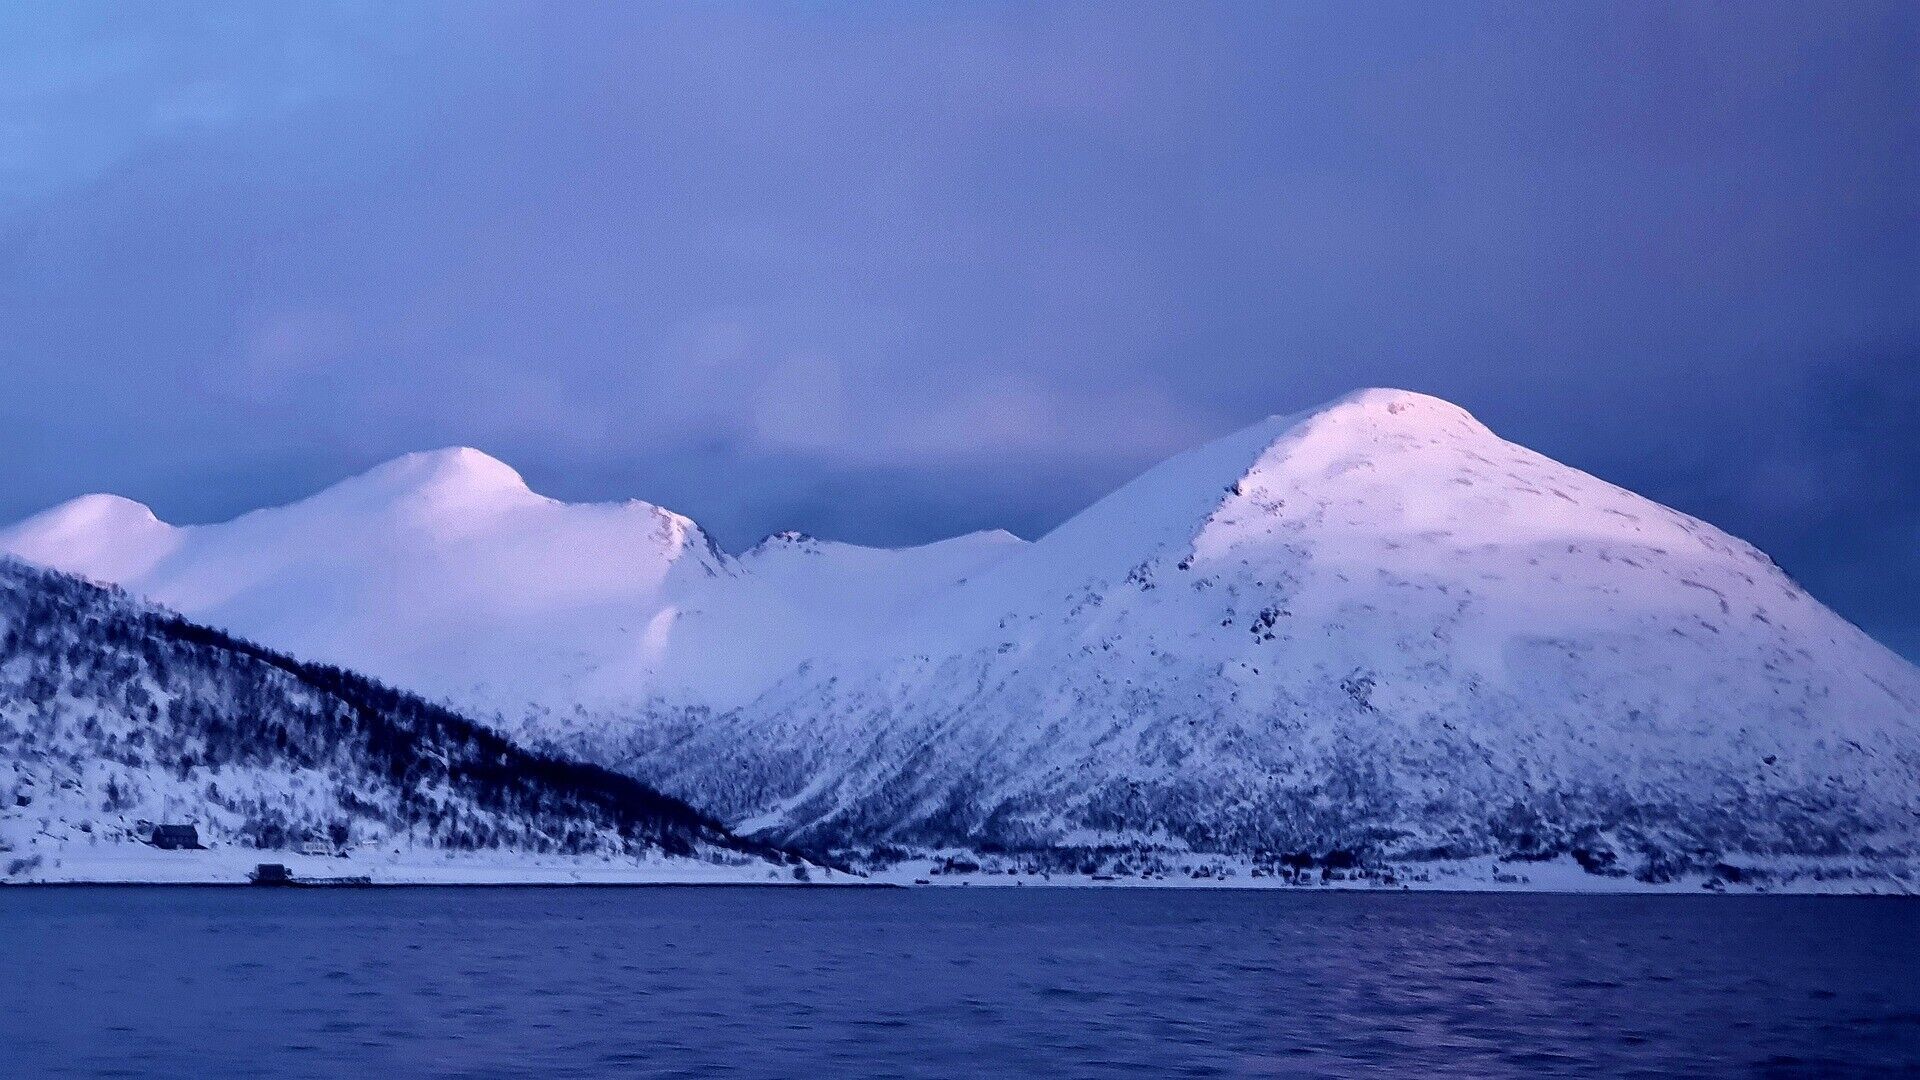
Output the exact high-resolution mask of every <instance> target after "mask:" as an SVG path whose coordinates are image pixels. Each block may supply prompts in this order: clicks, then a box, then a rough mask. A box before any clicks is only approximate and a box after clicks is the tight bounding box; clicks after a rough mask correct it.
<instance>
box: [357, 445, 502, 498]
mask: <svg viewBox="0 0 1920 1080" xmlns="http://www.w3.org/2000/svg"><path fill="white" fill-rule="evenodd" d="M375 474H382V475H387V476H392V477H394V478H396V479H406V480H411V481H414V482H416V483H421V484H432V485H442V484H459V485H461V486H468V487H486V488H507V489H516V488H517V489H519V490H522V491H524V490H526V487H527V482H526V481H525V480H524V479H522V478H521V476H520V474H519V472H517V471H516V470H515V469H514V468H513V466H511V465H508V464H507V463H506V462H504V461H501V460H500V459H499V458H496V457H494V456H493V455H491V454H488V453H486V452H484V451H481V450H475V449H474V448H473V447H471V446H447V447H442V448H440V449H438V450H420V451H416V452H414V453H411V454H402V455H400V456H399V457H397V458H394V459H393V460H391V461H388V462H386V463H385V464H382V465H376V466H374V467H373V468H372V469H370V470H368V471H367V472H366V473H363V474H362V475H363V476H373V475H375Z"/></svg>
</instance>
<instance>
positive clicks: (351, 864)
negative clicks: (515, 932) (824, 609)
mask: <svg viewBox="0 0 1920 1080" xmlns="http://www.w3.org/2000/svg"><path fill="white" fill-rule="evenodd" d="M261 863H281V864H283V865H285V866H287V867H288V868H289V869H290V870H291V871H292V872H293V874H294V875H295V876H296V877H309V878H334V877H368V878H371V879H372V881H373V884H376V885H509V884H516V885H797V884H803V883H824V884H852V883H857V882H858V881H859V880H860V879H859V878H858V877H855V876H851V875H848V874H843V873H836V872H834V871H832V870H827V869H823V868H820V867H810V868H808V870H807V871H806V878H805V881H804V882H803V881H802V880H801V879H799V878H796V877H795V875H794V872H793V870H792V869H791V868H786V867H773V866H769V865H767V864H766V863H765V862H761V861H759V860H746V859H740V860H735V861H731V862H708V861H704V860H700V859H685V858H674V857H671V856H665V855H659V854H654V855H652V856H650V857H647V858H639V859H621V858H606V857H590V856H540V855H524V854H518V853H513V852H450V851H443V850H438V849H434V848H400V849H391V850H356V851H351V852H349V853H347V854H346V855H344V856H331V855H327V856H317V855H301V854H297V853H293V852H282V851H261V850H258V849H256V848H246V847H226V846H222V847H215V848H210V849H207V850H202V851H166V850H162V849H159V848H155V847H152V846H150V845H147V844H141V843H129V842H120V843H115V842H112V841H105V840H103V841H98V842H95V841H86V840H82V841H65V842H44V843H41V842H31V841H30V842H27V843H23V844H20V845H18V846H16V847H14V849H13V850H12V851H8V852H4V853H0V884H71V883H89V882H90V883H99V884H109V883H112V884H120V883H125V884H134V883H144V884H172V885H185V884H195V885H233V884H240V883H243V882H245V881H246V880H247V874H248V873H249V872H250V871H252V870H253V869H254V867H255V866H258V865H259V864H261Z"/></svg>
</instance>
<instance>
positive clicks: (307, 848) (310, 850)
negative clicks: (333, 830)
mask: <svg viewBox="0 0 1920 1080" xmlns="http://www.w3.org/2000/svg"><path fill="white" fill-rule="evenodd" d="M294 850H295V851H296V852H298V853H299V854H301V855H322V856H326V855H332V854H333V853H334V851H333V845H332V844H329V843H327V842H326V841H325V840H302V841H300V846H299V847H298V848H296V849H294Z"/></svg>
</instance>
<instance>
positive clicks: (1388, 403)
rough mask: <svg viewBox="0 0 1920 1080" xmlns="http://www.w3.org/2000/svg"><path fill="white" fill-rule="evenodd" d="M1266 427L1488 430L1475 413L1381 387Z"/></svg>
mask: <svg viewBox="0 0 1920 1080" xmlns="http://www.w3.org/2000/svg"><path fill="white" fill-rule="evenodd" d="M1267 424H1268V425H1273V426H1276V427H1279V428H1282V429H1284V430H1293V429H1303V428H1306V427H1308V426H1309V425H1311V426H1314V427H1320V426H1328V425H1338V426H1340V427H1351V426H1355V425H1365V426H1372V427H1378V428H1392V429H1394V430H1397V431H1401V432H1417V431H1431V432H1433V433H1436V434H1438V433H1440V432H1443V431H1447V430H1449V429H1451V430H1453V431H1455V432H1459V433H1465V432H1474V433H1479V432H1485V431H1486V430H1487V429H1486V426H1485V425H1484V424H1482V423H1480V421H1479V420H1477V419H1475V418H1474V416H1473V414H1472V413H1470V412H1468V411H1467V410H1465V409H1463V408H1461V407H1460V406H1458V405H1455V404H1454V403H1453V402H1451V401H1448V400H1446V399H1444V398H1437V397H1434V396H1433V395H1431V394H1421V393H1416V392H1415V391H1412V390H1397V389H1394V388H1392V387H1381V386H1373V387H1367V388H1364V389H1361V390H1354V391H1351V392H1349V393H1345V394H1342V395H1340V396H1339V397H1337V398H1334V399H1333V400H1332V401H1329V402H1327V403H1326V404H1324V405H1320V406H1318V407H1317V408H1312V409H1306V410H1303V411H1301V412H1297V413H1290V414H1281V415H1276V416H1272V417H1269V418H1268V419H1267ZM1263 426H1264V425H1263Z"/></svg>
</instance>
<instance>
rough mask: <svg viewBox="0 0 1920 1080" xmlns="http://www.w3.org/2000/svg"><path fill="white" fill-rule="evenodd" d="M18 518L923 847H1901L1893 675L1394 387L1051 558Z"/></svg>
mask: <svg viewBox="0 0 1920 1080" xmlns="http://www.w3.org/2000/svg"><path fill="white" fill-rule="evenodd" d="M0 550H5V551H12V552H15V553H17V554H19V555H21V556H23V557H25V558H28V559H32V560H35V561H38V562H43V563H47V564H50V565H55V566H59V567H62V568H65V569H69V570H73V571H75V572H78V573H81V574H85V575H87V576H90V577H94V578H98V579H103V580H112V581H118V582H121V583H123V584H125V585H127V586H128V587H129V588H131V589H133V590H135V591H138V592H141V593H143V594H145V595H148V596H151V597H155V598H157V599H160V600H162V601H163V602H165V603H167V604H169V605H171V606H174V607H177V608H179V609H181V610H183V611H185V612H187V613H188V614H189V615H191V616H194V617H196V618H200V619H203V620H206V621H209V622H212V623H214V624H216V625H220V626H223V627H228V628H231V629H235V630H237V631H240V632H242V633H245V634H248V635H250V636H255V637H257V638H259V639H261V640H264V641H266V642H268V643H270V644H272V645H274V646H275V647H279V648H286V649H289V650H293V651H296V652H300V653H302V654H310V655H313V656H316V657H319V658H324V659H328V660H332V661H336V662H341V663H345V664H349V665H352V666H355V667H359V668H363V669H365V670H368V671H369V672H372V673H374V674H377V675H380V676H382V677H385V678H388V679H391V680H395V681H397V682H400V683H402V684H403V685H408V686H410V687H412V688H416V689H420V690H423V691H425V692H427V693H430V694H432V695H435V696H440V697H444V698H448V699H450V700H453V701H455V702H457V703H460V704H462V705H466V706H469V707H474V708H478V709H481V710H484V711H485V712H487V713H488V714H491V715H493V716H495V717H497V718H498V721H499V722H501V723H503V724H504V725H506V727H507V728H508V729H509V730H512V731H515V732H518V733H522V734H527V735H531V736H535V737H538V738H539V739H541V740H542V741H544V742H546V743H548V744H550V745H554V746H559V747H563V748H565V749H567V750H569V751H572V752H578V753H584V754H588V755H591V756H592V757H594V758H595V759H596V760H600V761H602V762H604V763H607V764H611V765H614V766H616V767H618V768H620V769H622V770H624V771H627V772H630V773H632V774H634V775H637V776H639V777H641V778H642V779H646V780H648V781H650V782H652V783H655V784H656V785H658V786H660V787H662V788H664V789H666V790H669V791H672V792H674V793H675V794H678V795H681V796H683V797H685V798H687V799H689V800H690V801H692V802H693V803H695V804H696V805H699V806H702V807H706V808H710V809H712V810H714V811H716V812H718V813H719V814H721V815H722V817H723V818H724V819H725V820H728V821H730V822H733V823H735V825H736V827H737V828H740V829H748V830H753V831H755V832H757V833H758V834H760V835H764V836H767V837H770V838H774V839H780V840H791V841H796V842H805V843H809V844H826V845H832V846H837V847H839V848H842V849H844V850H847V851H850V852H854V853H866V854H868V855H877V857H878V859H879V860H880V861H885V860H886V859H887V858H889V857H892V856H893V855H897V854H902V853H906V854H909V855H911V858H910V859H909V860H908V861H905V862H902V863H900V864H899V865H900V866H902V867H917V868H918V869H910V870H908V871H907V872H908V873H909V874H918V873H921V872H923V871H924V872H925V873H926V874H927V875H929V876H931V875H934V874H935V872H936V871H947V872H950V873H951V874H953V875H959V876H964V875H965V874H966V873H970V872H971V871H968V870H967V869H966V868H967V867H968V866H969V865H971V864H973V863H976V862H979V863H983V864H985V867H984V869H996V868H997V869H1002V870H1004V869H1008V868H1015V869H1022V870H1029V871H1035V872H1038V871H1049V870H1056V869H1059V868H1061V867H1071V868H1077V869H1079V870H1082V871H1086V872H1095V871H1098V872H1101V873H1102V874H1103V875H1104V874H1105V873H1108V872H1117V873H1129V874H1133V875H1135V876H1136V877H1137V876H1138V875H1141V874H1148V875H1155V874H1170V873H1186V872H1197V871H1200V870H1205V871H1206V872H1208V873H1218V872H1223V871H1225V870H1229V869H1232V868H1234V867H1238V868H1239V872H1240V873H1241V875H1242V876H1241V880H1245V878H1246V875H1250V874H1252V873H1253V872H1254V871H1256V870H1257V871H1259V872H1260V873H1261V874H1262V876H1263V877H1264V878H1267V879H1273V878H1276V877H1279V876H1281V872H1282V870H1284V871H1285V876H1286V877H1288V878H1289V879H1291V878H1295V877H1298V876H1299V875H1300V874H1301V873H1302V872H1304V871H1305V870H1306V867H1307V864H1311V873H1313V874H1316V875H1320V876H1326V875H1328V874H1332V875H1335V876H1336V879H1337V875H1339V874H1342V873H1348V872H1350V871H1351V870H1352V867H1350V866H1349V865H1348V864H1357V865H1358V866H1360V867H1362V868H1364V867H1367V866H1374V867H1386V866H1392V867H1394V868H1396V869H1395V870H1394V873H1395V874H1396V877H1397V878H1398V879H1400V880H1406V879H1408V878H1409V877H1411V878H1413V879H1414V880H1419V879H1420V878H1421V877H1422V876H1423V875H1424V876H1425V877H1426V878H1427V879H1428V880H1429V881H1432V880H1440V879H1445V880H1449V881H1455V882H1457V881H1461V880H1484V881H1486V882H1488V883H1493V884H1513V883H1515V882H1519V883H1520V884H1523V885H1524V884H1526V883H1528V882H1532V881H1537V880H1543V879H1542V878H1540V877H1539V875H1529V874H1526V873H1517V872H1515V871H1514V870H1513V867H1514V866H1515V865H1516V864H1522V865H1532V866H1535V867H1540V868H1547V867H1558V868H1559V869H1561V870H1565V869H1566V868H1568V867H1579V868H1583V869H1582V870H1581V872H1585V873H1589V874H1590V875H1592V876H1594V878H1595V880H1596V881H1597V880H1601V879H1604V880H1607V881H1613V880H1616V879H1615V878H1614V877H1612V876H1611V875H1628V876H1627V877H1626V878H1625V880H1628V881H1639V882H1642V883H1657V882H1659V881H1661V880H1663V879H1672V878H1675V877H1676V876H1685V875H1687V874H1696V875H1697V874H1703V873H1718V874H1719V875H1720V876H1721V877H1723V878H1726V877H1729V876H1733V875H1745V876H1747V877H1748V878H1749V879H1750V878H1751V872H1752V871H1755V870H1767V871H1768V872H1770V873H1772V874H1774V878H1773V881H1774V883H1775V884H1782V883H1785V879H1787V878H1788V877H1793V878H1794V880H1795V881H1796V882H1797V884H1793V885H1791V887H1822V888H1825V887H1833V888H1847V887H1855V885H1856V884H1860V883H1868V884H1866V885H1864V886H1863V887H1881V886H1888V887H1896V888H1897V887H1905V886H1904V884H1903V883H1909V882H1911V880H1912V879H1911V877H1910V876H1909V875H1910V872H1911V867H1912V865H1913V860H1914V858H1915V855H1916V847H1915V845H1916V843H1920V672H1917V671H1916V669H1915V668H1914V667H1913V666H1912V665H1911V664H1908V663H1907V662H1905V661H1904V660H1901V659H1900V658H1899V657H1897V656H1895V655H1893V654H1892V653H1890V652H1889V651H1887V650H1886V649H1884V648H1882V647H1881V646H1879V645H1878V644H1876V643H1875V642H1873V641H1872V640H1870V639H1868V638H1867V637H1866V636H1865V635H1864V634H1862V633H1861V632H1860V631H1859V630H1857V629H1856V628H1854V627H1853V626H1851V625H1850V624H1848V623H1847V622H1845V620H1843V619H1841V618H1839V617H1838V616H1836V615H1834V614H1833V613H1832V612H1830V611H1828V610H1827V609H1826V608H1825V607H1823V606H1821V605H1820V604H1819V603H1818V602H1817V601H1815V600H1813V599H1812V598H1811V597H1809V596H1807V595H1806V594H1805V593H1804V592H1803V591H1801V590H1800V588H1799V587H1798V586H1797V585H1795V584H1794V583H1793V582H1792V581H1791V580H1790V579H1788V578H1787V577H1786V576H1785V575H1783V574H1782V573H1781V572H1780V571H1779V569H1778V568H1776V567H1775V566H1774V565H1773V564H1772V563H1771V562H1770V561H1768V560H1767V559H1766V557H1765V556H1763V555H1761V554H1760V553H1759V552H1757V551H1755V550H1753V549H1752V548H1751V547H1749V546H1748V545H1746V544H1744V543H1742V542H1740V541H1738V540H1736V539H1734V538H1732V537H1729V536H1727V535H1726V534H1724V533H1722V532H1720V531H1719V530H1717V529H1714V528H1713V527H1712V526H1709V525H1707V524H1705V523H1703V522H1700V521H1697V520H1694V519H1692V518H1689V517H1687V516H1685V515H1683V514H1679V513H1676V512H1674V511H1672V510H1669V509H1666V508H1664V507H1661V506H1658V505H1656V504H1654V503H1651V502H1649V501H1647V500H1645V499H1642V498H1640V497H1638V496H1635V495H1633V494H1632V493H1630V492H1626V491H1623V490H1621V489H1619V488H1617V487H1614V486H1612V485H1610V484H1607V483H1604V482H1602V481H1600V480H1597V479H1595V478H1593V477H1591V476H1588V475H1586V474H1584V473H1581V472H1579V471H1577V470H1574V469H1571V468H1568V467H1566V466H1564V465H1561V464H1558V463H1556V462H1553V461H1551V460H1548V459H1546V458H1544V457H1541V456H1540V455H1538V454H1535V453H1532V452H1531V451H1528V450H1526V449H1524V448H1522V447H1519V446H1515V445H1513V444H1511V443H1508V442H1505V441H1504V440H1502V439H1500V438H1499V437H1497V436H1496V435H1494V434H1493V433H1492V432H1490V431H1488V430H1487V429H1486V428H1485V427H1483V426H1482V425H1481V424H1479V423H1478V422H1477V421H1475V420H1474V419H1473V418H1472V417H1471V416H1469V415H1468V414H1466V413H1465V412H1463V411H1462V410H1460V409H1458V408H1456V407H1454V406H1452V405H1449V404H1447V403H1446V402H1442V401H1438V400H1436V399H1433V398H1429V397H1424V396H1421V395H1417V394H1410V393H1405V392H1401V391H1383V390H1374V391H1362V392H1359V393H1356V394H1353V395H1350V396H1348V397H1346V398H1343V399H1340V400H1339V401H1336V402H1334V403H1332V404H1330V405H1328V406H1325V407H1323V408H1320V409H1316V410H1312V411H1309V412H1306V413H1301V414H1297V415H1293V416H1284V417H1274V418H1272V419H1269V420H1267V421H1264V422H1262V423H1260V424H1256V425H1254V426H1253V427H1250V428H1248V429H1246V430H1245V431H1242V432H1239V433H1237V434H1235V435H1232V436H1229V437H1227V438H1225V439H1222V440H1220V441H1218V442H1216V443H1213V444H1211V445H1209V446H1206V447H1202V448H1200V449H1198V450H1195V451H1192V452H1190V453H1188V454H1184V455H1181V456H1180V457H1177V458H1175V459H1173V460H1171V461H1168V462H1166V463H1164V464H1163V465H1161V466H1159V467H1158V468H1156V469H1154V470H1152V471H1150V472H1148V473H1147V474H1145V475H1143V476H1142V477H1140V478H1139V479H1137V480H1135V481H1134V482H1133V483H1131V484H1128V485H1127V486H1126V487H1124V488H1122V489H1121V490H1120V491H1118V492H1115V493H1114V494H1113V495H1111V496H1109V497H1108V498H1107V499H1105V500H1103V501H1101V502H1100V503H1098V504H1096V505H1095V506H1093V507H1092V508H1090V509H1088V510H1087V511H1086V512H1084V513H1082V514H1081V515H1079V516H1078V517H1076V518H1074V519H1073V520H1071V521H1069V522H1068V523H1067V524H1065V525H1063V526H1061V527H1060V528H1059V529H1057V530H1056V531H1054V532H1053V533H1051V534H1049V535H1048V536H1046V537H1044V538H1042V539H1041V540H1039V541H1037V542H1035V543H1033V544H1024V543H1022V542H1020V541H1018V540H1015V539H1014V538H1012V537H1010V536H1007V535H1006V534H977V535H974V536H968V537H961V538H958V539H955V540H951V541H947V542H945V543H941V544H934V545H929V546H927V547H923V548H916V549H910V550H906V551H878V550H871V549H862V548H854V547H850V546H847V545H839V544H828V543H823V542H820V541H814V540H808V539H805V538H800V537H792V536H781V537H775V538H772V539H771V540H769V541H768V542H767V543H765V544H763V545H761V546H760V547H758V548H755V549H754V550H752V551H750V552H747V553H746V554H744V555H740V556H730V555H726V554H724V553H721V552H719V551H717V550H716V549H715V548H714V547H713V545H712V544H710V543H709V542H708V541H707V540H706V538H705V535H704V534H703V533H702V532H701V531H700V530H699V528H698V527H697V526H695V525H694V524H693V523H692V522H690V521H688V520H687V519H685V518H681V517H678V516H677V515H673V514H671V513H668V512H667V511H664V510H661V509H659V508H657V507H653V506H650V505H647V504H645V503H637V502H636V503H626V504H619V505H603V506H570V505H566V504H562V503H556V502H553V501H551V500H547V499H544V498H542V497H540V496H538V495H535V494H533V493H532V492H530V491H528V490H527V489H526V487H525V485H524V484H522V483H520V480H519V477H518V476H517V475H515V474H514V473H513V472H512V470H510V469H508V468H507V467H506V466H504V465H501V464H500V463H499V462H496V461H493V460H492V459H490V458H487V457H485V456H484V455H480V454H478V453H476V452H473V451H442V452H437V453H431V454H421V455H413V456H410V457H407V458H402V459H399V460H397V461H395V462H391V463H389V464H388V465H385V466H382V467H380V468H378V469H375V470H373V471H372V472H370V473H368V474H366V475H363V476H361V477H357V478H355V479H353V480H349V481H346V482H344V483H342V484H340V485H338V486H336V487H334V488H332V489H329V490H328V491H326V492H323V493H321V494H320V495H318V496H315V497H314V498H312V499H309V500H307V501H305V502H302V503H299V504H295V505H293V506H290V507H283V508H278V509H273V510H264V511H259V512H256V513H254V514H250V515H247V516H245V517H242V518H240V519H237V520H236V521H233V522H229V523H226V524H223V525H214V526H204V527H197V528H175V527H173V526H168V525H165V524H163V523H160V522H158V521H155V520H154V519H153V517H152V515H151V514H149V513H147V512H146V511H145V509H144V508H143V507H140V506H138V505H137V504H132V503H127V502H125V501H124V500H118V499H114V498H112V497H109V496H89V497H87V498H84V499H80V500H76V501H75V502H72V503H69V504H67V505H65V506H62V507H59V508H56V509H54V510H52V511H49V512H47V513H46V514H43V515H41V516H39V517H37V518H34V519H30V520H29V521H27V522H24V523H22V524H21V525H18V526H15V527H14V528H12V529H10V530H6V531H4V532H0ZM1716 866H1718V867H1719V869H1718V870H1714V867H1716ZM1182 867H1184V868H1185V869H1184V870H1182V869H1181V868H1182ZM1543 872H1544V869H1543ZM1463 875H1464V877H1463ZM1796 875H1797V876H1796ZM1212 880H1217V878H1213V879H1212ZM1809 882H1812V883H1813V885H1811V886H1809V884H1808V883H1809ZM1849 883H1853V884H1849Z"/></svg>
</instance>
